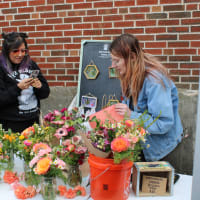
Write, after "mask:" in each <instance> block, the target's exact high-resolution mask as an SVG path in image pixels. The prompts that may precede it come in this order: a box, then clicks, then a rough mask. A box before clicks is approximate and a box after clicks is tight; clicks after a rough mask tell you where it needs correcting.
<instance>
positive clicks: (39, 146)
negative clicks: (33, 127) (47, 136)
mask: <svg viewBox="0 0 200 200" xmlns="http://www.w3.org/2000/svg"><path fill="white" fill-rule="evenodd" d="M41 149H46V150H48V151H49V152H51V148H50V147H49V145H48V144H45V143H42V142H40V143H36V144H35V145H34V146H33V151H34V152H35V153H38V152H39V151H40V150H41Z"/></svg>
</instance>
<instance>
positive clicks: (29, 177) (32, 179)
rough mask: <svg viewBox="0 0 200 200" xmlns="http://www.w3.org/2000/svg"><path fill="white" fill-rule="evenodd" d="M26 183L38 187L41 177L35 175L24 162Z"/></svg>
mask: <svg viewBox="0 0 200 200" xmlns="http://www.w3.org/2000/svg"><path fill="white" fill-rule="evenodd" d="M24 181H25V182H26V184H27V185H31V186H33V185H34V186H36V187H37V186H38V185H39V184H40V176H38V175H37V174H35V173H34V172H33V171H32V170H31V168H30V167H29V165H28V163H26V162H24Z"/></svg>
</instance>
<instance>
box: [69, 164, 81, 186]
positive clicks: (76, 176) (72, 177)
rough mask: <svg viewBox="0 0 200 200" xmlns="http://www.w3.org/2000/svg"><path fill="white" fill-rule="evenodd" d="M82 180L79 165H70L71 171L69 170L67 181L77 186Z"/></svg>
mask: <svg viewBox="0 0 200 200" xmlns="http://www.w3.org/2000/svg"><path fill="white" fill-rule="evenodd" d="M81 182H82V176H81V172H80V169H79V165H70V168H69V171H68V179H67V183H68V185H69V186H71V187H75V186H77V185H80V184H81Z"/></svg>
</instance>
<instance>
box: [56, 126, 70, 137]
mask: <svg viewBox="0 0 200 200" xmlns="http://www.w3.org/2000/svg"><path fill="white" fill-rule="evenodd" d="M67 135H68V132H67V130H66V129H65V128H59V129H58V130H57V131H56V133H55V134H54V136H56V137H57V138H58V139H60V138H62V137H63V136H67Z"/></svg>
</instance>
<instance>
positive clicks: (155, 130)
mask: <svg viewBox="0 0 200 200" xmlns="http://www.w3.org/2000/svg"><path fill="white" fill-rule="evenodd" d="M145 92H146V95H147V114H145V115H144V116H143V117H144V119H145V120H147V119H148V121H146V122H145V127H147V126H148V125H149V124H151V123H152V122H153V120H155V119H156V118H157V117H158V116H159V118H158V119H157V120H156V121H155V122H154V123H153V124H152V125H151V126H150V127H149V128H148V131H149V132H150V133H151V134H165V133H167V132H168V130H169V129H171V128H172V126H173V124H174V113H173V105H172V97H171V88H170V87H169V86H166V87H165V88H164V87H163V86H162V85H161V84H160V83H158V82H155V81H147V83H146V89H145ZM141 115H142V113H140V112H136V111H132V112H131V116H130V117H131V118H138V117H139V116H141Z"/></svg>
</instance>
